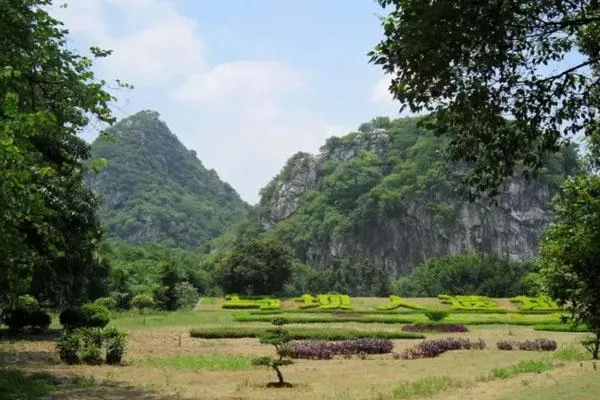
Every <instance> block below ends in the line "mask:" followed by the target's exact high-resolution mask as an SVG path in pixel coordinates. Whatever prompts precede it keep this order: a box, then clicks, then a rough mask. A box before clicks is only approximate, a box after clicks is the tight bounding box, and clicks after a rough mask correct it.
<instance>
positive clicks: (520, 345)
mask: <svg viewBox="0 0 600 400" xmlns="http://www.w3.org/2000/svg"><path fill="white" fill-rule="evenodd" d="M496 346H497V347H498V349H499V350H516V349H519V350H525V351H554V350H556V347H557V345H556V341H554V340H551V339H535V340H525V341H523V342H517V341H513V340H500V341H499V342H498V343H496Z"/></svg>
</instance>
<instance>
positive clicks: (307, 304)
mask: <svg viewBox="0 0 600 400" xmlns="http://www.w3.org/2000/svg"><path fill="white" fill-rule="evenodd" d="M294 301H297V302H300V303H302V304H301V305H300V309H314V308H318V309H320V310H352V301H351V299H350V296H348V295H347V294H319V295H317V297H314V296H312V295H310V294H303V295H302V296H300V297H297V298H295V299H294Z"/></svg>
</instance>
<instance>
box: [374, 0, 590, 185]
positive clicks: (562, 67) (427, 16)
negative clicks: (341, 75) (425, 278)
mask: <svg viewBox="0 0 600 400" xmlns="http://www.w3.org/2000/svg"><path fill="white" fill-rule="evenodd" d="M379 3H380V4H381V5H382V6H383V7H386V9H387V10H388V11H389V15H388V16H386V17H385V18H383V20H382V27H383V30H384V38H383V40H382V41H381V42H380V43H379V44H378V45H377V46H376V47H375V49H374V50H373V51H372V52H370V53H369V54H370V56H371V62H373V63H375V64H379V65H381V66H382V67H383V70H384V71H385V72H387V73H389V74H391V78H392V80H391V85H390V91H391V92H392V94H393V95H394V97H395V98H396V99H398V100H399V101H400V102H401V103H402V108H405V107H408V108H409V109H410V110H411V111H412V112H415V113H418V112H420V113H426V114H428V117H427V118H425V119H424V120H423V126H426V127H427V128H430V129H432V130H433V131H434V132H435V133H436V134H445V135H447V136H448V138H449V140H450V141H449V146H448V149H447V150H448V155H449V156H450V158H451V159H453V160H464V161H467V162H468V163H469V165H470V166H471V168H470V169H469V171H468V173H467V174H466V175H465V180H466V182H467V183H468V184H469V187H470V189H471V191H470V194H471V195H477V194H479V193H482V192H486V191H489V192H491V193H497V188H498V186H499V185H500V184H501V183H502V182H503V181H504V179H505V178H506V177H507V176H511V175H512V174H513V173H514V172H515V171H516V170H517V169H518V168H519V169H522V170H525V171H530V170H536V169H538V168H540V167H541V166H542V164H543V161H544V155H546V154H547V153H548V152H554V151H556V150H557V149H558V148H559V146H560V145H562V144H564V143H565V142H566V141H567V140H568V139H570V138H573V137H574V136H575V135H578V134H585V135H587V137H588V138H590V139H591V142H592V143H595V142H596V141H598V133H599V131H598V128H599V122H598V121H599V119H598V116H599V114H598V107H599V106H600V102H599V101H598V100H599V97H598V85H599V80H600V75H598V72H600V71H599V69H598V68H599V67H600V46H599V43H600V34H599V33H600V29H599V28H600V6H599V3H598V2H597V1H595V0H581V1H564V0H539V1H503V0H493V1H485V2H482V1H479V2H477V1H469V0H459V1H456V0H438V1H412V0H379ZM574 52H579V53H580V55H581V59H579V60H578V61H573V58H572V57H570V58H568V57H567V55H572V54H573V53H574Z"/></svg>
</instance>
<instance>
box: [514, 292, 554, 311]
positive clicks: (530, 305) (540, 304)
mask: <svg viewBox="0 0 600 400" xmlns="http://www.w3.org/2000/svg"><path fill="white" fill-rule="evenodd" d="M510 301H511V303H513V304H516V306H517V308H518V309H519V310H521V311H547V312H552V311H560V307H559V306H558V304H556V303H555V302H554V301H553V300H552V299H550V298H549V297H547V296H537V297H528V296H516V297H513V298H512V299H510Z"/></svg>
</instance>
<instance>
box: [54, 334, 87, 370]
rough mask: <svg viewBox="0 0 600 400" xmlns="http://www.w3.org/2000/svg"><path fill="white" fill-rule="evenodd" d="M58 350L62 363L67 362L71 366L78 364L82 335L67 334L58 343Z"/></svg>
mask: <svg viewBox="0 0 600 400" xmlns="http://www.w3.org/2000/svg"><path fill="white" fill-rule="evenodd" d="M56 350H57V351H58V355H59V357H60V360H61V361H63V362H66V363H67V364H69V365H72V364H78V363H79V361H80V359H79V352H80V350H81V333H80V332H70V333H65V334H64V335H63V336H62V337H61V338H60V339H58V341H57V342H56Z"/></svg>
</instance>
